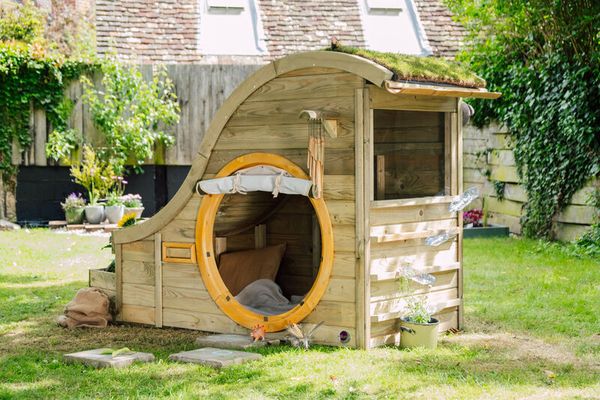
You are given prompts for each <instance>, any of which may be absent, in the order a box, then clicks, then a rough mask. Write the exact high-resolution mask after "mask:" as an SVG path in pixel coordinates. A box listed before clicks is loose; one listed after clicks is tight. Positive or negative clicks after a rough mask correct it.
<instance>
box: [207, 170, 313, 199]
mask: <svg viewBox="0 0 600 400" xmlns="http://www.w3.org/2000/svg"><path fill="white" fill-rule="evenodd" d="M311 187H312V182H311V181H309V180H307V179H300V178H294V177H293V176H292V175H291V174H290V173H289V172H287V171H285V170H283V169H280V168H276V167H272V166H268V165H258V166H255V167H251V168H247V169H242V170H239V171H237V172H236V173H235V174H233V175H231V176H226V177H223V178H215V179H207V180H203V181H200V182H198V184H197V186H196V190H198V192H200V191H202V192H203V193H206V194H233V193H240V194H246V193H248V192H269V193H273V197H277V195H279V193H284V194H298V195H302V196H308V195H309V193H310V190H311Z"/></svg>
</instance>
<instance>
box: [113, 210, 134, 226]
mask: <svg viewBox="0 0 600 400" xmlns="http://www.w3.org/2000/svg"><path fill="white" fill-rule="evenodd" d="M134 224H135V213H128V214H125V215H123V218H121V220H120V221H119V222H118V223H117V226H118V227H119V228H124V227H126V226H130V225H134Z"/></svg>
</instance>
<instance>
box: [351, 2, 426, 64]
mask: <svg viewBox="0 0 600 400" xmlns="http://www.w3.org/2000/svg"><path fill="white" fill-rule="evenodd" d="M358 4H359V6H360V13H361V20H362V23H363V33H364V37H365V41H366V44H367V48H368V49H371V50H378V51H388V52H392V53H402V54H415V55H428V54H431V49H430V48H429V44H428V42H427V38H426V36H425V31H424V30H423V27H422V26H421V23H420V21H419V16H418V14H417V9H416V7H415V5H414V0H358Z"/></svg>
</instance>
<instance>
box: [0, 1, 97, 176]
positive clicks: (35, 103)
mask: <svg viewBox="0 0 600 400" xmlns="http://www.w3.org/2000/svg"><path fill="white" fill-rule="evenodd" d="M43 27H44V19H43V15H41V14H40V13H39V12H38V11H36V9H35V7H33V6H32V5H31V4H29V3H27V2H26V3H25V4H24V5H22V6H19V5H13V7H12V8H8V7H6V8H3V9H2V10H1V12H0V174H2V176H3V178H6V179H8V178H10V177H11V176H12V175H13V174H14V173H15V167H14V166H13V165H12V152H13V143H17V144H18V145H19V146H20V147H21V148H27V147H28V146H29V145H30V144H31V133H30V128H29V120H30V113H31V109H32V108H41V109H44V110H45V111H46V115H47V118H48V120H49V122H50V123H51V125H52V128H53V129H54V130H58V131H61V130H62V131H65V130H66V129H67V119H68V116H69V114H70V105H69V104H68V100H65V97H64V89H65V85H66V84H67V83H68V82H69V81H70V80H72V79H75V78H77V77H78V76H79V75H80V74H81V73H82V72H83V71H84V70H85V69H86V68H87V66H86V64H85V63H83V62H80V61H69V60H65V59H64V57H62V56H61V55H60V54H58V53H56V52H54V51H53V50H52V45H51V44H50V43H48V42H47V41H46V40H45V39H44V38H43V36H42V35H43V32H44V28H43Z"/></svg>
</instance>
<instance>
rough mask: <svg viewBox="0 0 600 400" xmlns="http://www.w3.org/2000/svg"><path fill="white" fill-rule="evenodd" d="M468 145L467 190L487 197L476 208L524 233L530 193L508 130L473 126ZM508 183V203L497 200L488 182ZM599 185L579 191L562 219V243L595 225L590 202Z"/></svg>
mask: <svg viewBox="0 0 600 400" xmlns="http://www.w3.org/2000/svg"><path fill="white" fill-rule="evenodd" d="M463 138H464V145H463V153H464V157H463V160H464V170H463V171H464V173H463V182H464V187H470V186H477V187H478V188H479V189H480V190H481V192H482V193H483V196H481V197H480V199H478V200H476V202H475V203H474V204H473V205H472V207H473V208H482V209H484V210H486V211H487V214H488V217H489V219H488V222H489V223H496V224H502V225H507V226H509V227H510V231H511V232H513V233H517V234H519V233H521V223H520V217H521V214H522V208H523V204H524V203H525V202H526V201H527V193H526V192H525V190H524V189H523V186H521V185H520V183H519V182H520V180H519V176H518V174H517V168H516V165H515V158H514V155H513V151H512V149H511V148H512V143H511V140H510V136H509V135H508V132H507V131H506V129H504V128H502V127H499V126H498V125H492V126H489V127H487V128H484V129H478V128H475V127H473V126H470V125H469V126H467V127H465V129H464V131H463ZM486 171H488V172H489V173H490V176H489V179H490V180H494V181H499V182H504V183H505V188H504V199H503V200H500V199H498V197H497V196H496V193H495V191H494V187H493V185H492V184H491V183H490V180H488V179H487V178H486V176H485V175H486ZM595 185H598V181H596V180H591V181H589V182H588V183H587V185H586V186H585V187H584V188H583V189H581V190H579V191H578V192H577V193H575V195H574V196H573V198H572V199H571V202H570V204H569V206H568V207H567V208H566V209H565V210H564V211H563V212H562V213H560V214H559V215H558V217H557V223H556V237H557V238H558V239H559V240H565V241H566V240H573V239H575V238H578V237H579V236H581V235H582V234H583V233H584V232H585V231H586V230H588V229H589V226H590V225H591V224H592V223H593V220H594V216H595V213H597V212H598V210H596V209H594V207H592V206H591V205H590V204H589V198H590V196H591V195H592V193H593V191H594V187H595Z"/></svg>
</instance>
